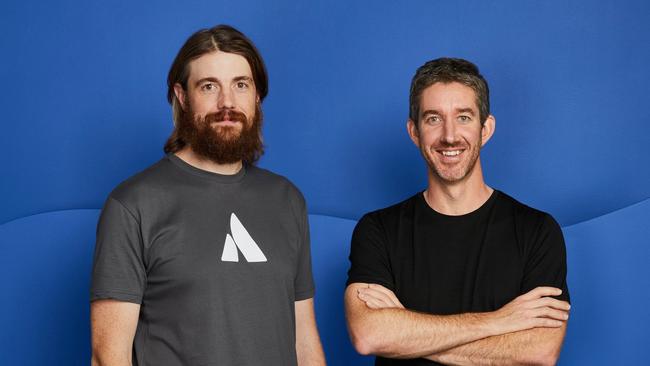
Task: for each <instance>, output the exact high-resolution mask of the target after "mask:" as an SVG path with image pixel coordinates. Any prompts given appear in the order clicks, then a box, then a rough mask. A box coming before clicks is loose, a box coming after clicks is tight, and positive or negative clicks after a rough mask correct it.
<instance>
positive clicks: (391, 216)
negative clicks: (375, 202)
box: [359, 192, 422, 225]
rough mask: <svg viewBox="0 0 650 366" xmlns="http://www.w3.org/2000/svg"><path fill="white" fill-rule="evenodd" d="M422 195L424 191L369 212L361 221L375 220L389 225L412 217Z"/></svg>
mask: <svg viewBox="0 0 650 366" xmlns="http://www.w3.org/2000/svg"><path fill="white" fill-rule="evenodd" d="M421 195H422V192H418V193H416V194H414V195H412V196H411V197H409V198H407V199H405V200H403V201H400V202H397V203H394V204H392V205H390V206H386V207H383V208H380V209H377V210H374V211H370V212H367V213H365V214H364V215H363V216H362V217H361V219H360V220H359V223H364V222H367V221H374V222H376V223H379V224H381V225H387V224H389V223H391V222H396V221H399V220H400V219H402V218H409V217H412V215H413V211H414V208H415V206H416V205H417V201H418V199H420V197H421Z"/></svg>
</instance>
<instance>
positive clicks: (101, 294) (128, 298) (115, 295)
mask: <svg viewBox="0 0 650 366" xmlns="http://www.w3.org/2000/svg"><path fill="white" fill-rule="evenodd" d="M106 299H112V300H118V301H125V302H131V303H134V304H141V303H142V296H141V295H136V294H130V293H125V292H120V291H92V292H91V293H90V301H95V300H106Z"/></svg>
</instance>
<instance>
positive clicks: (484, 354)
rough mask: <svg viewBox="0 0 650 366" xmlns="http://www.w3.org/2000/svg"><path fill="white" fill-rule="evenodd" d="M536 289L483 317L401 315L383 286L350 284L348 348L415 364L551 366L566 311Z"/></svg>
mask: <svg viewBox="0 0 650 366" xmlns="http://www.w3.org/2000/svg"><path fill="white" fill-rule="evenodd" d="M561 292H562V291H561V290H560V289H557V288H553V287H538V288H536V289H534V290H532V291H530V292H528V293H526V294H523V295H521V296H519V297H517V298H515V299H514V300H512V301H511V302H509V303H508V304H506V305H504V306H503V307H502V308H500V309H498V310H496V311H493V312H485V313H467V314H457V315H432V314H425V313H418V312H415V311H411V310H408V309H405V308H404V306H403V305H402V304H401V303H400V302H399V300H398V299H397V297H396V296H395V294H394V293H393V292H392V291H390V290H388V289H386V288H385V287H383V286H381V285H375V284H365V283H352V284H350V285H349V286H348V287H347V289H346V291H345V309H346V316H347V320H348V328H349V331H350V337H351V339H352V343H353V345H354V347H355V348H356V349H357V351H358V352H359V353H361V354H364V355H368V354H374V355H378V356H383V357H389V358H419V357H423V358H426V359H429V360H432V361H437V362H440V363H445V364H453V365H494V364H498V365H504V364H514V365H516V364H535V365H554V364H555V363H556V362H557V358H558V356H559V354H560V349H561V346H562V340H563V338H564V333H565V331H566V321H567V319H568V311H569V308H570V305H569V304H568V303H567V302H565V301H561V300H556V299H554V298H552V297H550V296H557V295H560V294H561Z"/></svg>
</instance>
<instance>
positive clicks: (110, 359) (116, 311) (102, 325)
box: [90, 300, 140, 366]
mask: <svg viewBox="0 0 650 366" xmlns="http://www.w3.org/2000/svg"><path fill="white" fill-rule="evenodd" d="M139 314H140V305H138V304H133V303H130V302H122V301H116V300H96V301H93V302H92V303H91V304H90V323H91V332H92V352H93V354H92V361H91V364H92V366H131V365H132V360H131V357H132V353H133V338H134V337H135V330H136V327H137V325H138V316H139Z"/></svg>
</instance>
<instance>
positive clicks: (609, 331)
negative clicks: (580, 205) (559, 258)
mask: <svg viewBox="0 0 650 366" xmlns="http://www.w3.org/2000/svg"><path fill="white" fill-rule="evenodd" d="M648 223H650V200H646V201H643V202H641V203H639V204H636V205H633V206H630V207H627V208H625V209H622V210H620V211H617V212H614V213H611V214H609V215H606V216H603V217H599V218H597V219H594V220H591V221H588V222H583V223H580V224H577V225H574V226H570V227H567V228H565V229H564V234H565V239H566V243H567V255H568V269H569V274H568V281H569V290H570V291H571V302H572V309H571V318H570V320H569V326H568V332H567V338H566V343H565V346H564V350H563V353H562V363H563V364H566V365H642V364H647V363H648V360H650V348H648V340H649V339H650V311H649V310H648V307H649V306H650V292H649V289H650V267H649V266H648V262H649V260H650V225H648Z"/></svg>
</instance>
